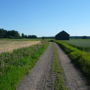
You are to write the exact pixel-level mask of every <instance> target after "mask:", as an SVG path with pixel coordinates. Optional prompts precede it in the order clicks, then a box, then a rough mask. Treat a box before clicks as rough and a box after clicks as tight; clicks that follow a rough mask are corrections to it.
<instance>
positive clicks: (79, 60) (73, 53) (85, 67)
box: [56, 41, 90, 81]
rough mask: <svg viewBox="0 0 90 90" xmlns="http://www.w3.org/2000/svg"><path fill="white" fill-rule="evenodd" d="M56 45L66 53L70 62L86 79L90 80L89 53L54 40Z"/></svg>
mask: <svg viewBox="0 0 90 90" xmlns="http://www.w3.org/2000/svg"><path fill="white" fill-rule="evenodd" d="M56 43H57V44H58V45H60V47H61V48H62V49H63V50H64V51H65V52H66V53H67V54H68V56H69V57H70V58H71V60H72V62H73V63H74V64H75V66H77V67H78V68H79V69H80V70H81V71H82V72H83V74H84V75H85V76H86V78H87V80H88V81H90V53H89V52H85V51H81V50H79V49H77V48H75V47H73V46H71V45H69V44H67V43H65V42H62V41H56Z"/></svg>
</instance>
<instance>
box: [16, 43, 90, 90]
mask: <svg viewBox="0 0 90 90" xmlns="http://www.w3.org/2000/svg"><path fill="white" fill-rule="evenodd" d="M53 45H54V46H56V48H57V49H58V55H59V61H60V63H61V65H62V68H63V69H64V74H65V80H66V86H67V87H68V88H69V90H89V89H88V88H87V85H86V83H85V82H86V81H85V80H84V78H83V76H82V75H81V74H80V72H79V71H78V70H76V69H75V67H74V66H73V64H72V63H71V62H70V59H69V58H68V57H67V55H66V54H65V53H64V52H63V51H62V50H61V49H60V48H59V47H58V45H57V44H55V43H54V44H53ZM52 61H53V47H52V44H50V45H49V47H48V48H47V50H46V51H45V53H44V54H43V55H42V56H41V57H40V60H39V61H38V62H37V64H36V65H35V67H34V68H33V69H32V70H31V72H29V73H28V75H26V76H25V78H24V79H23V80H22V81H21V82H20V84H19V85H18V87H17V89H16V90H54V89H53V88H52V75H51V65H52Z"/></svg>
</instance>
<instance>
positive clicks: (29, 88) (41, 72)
mask: <svg viewBox="0 0 90 90" xmlns="http://www.w3.org/2000/svg"><path fill="white" fill-rule="evenodd" d="M52 60H53V49H52V45H51V44H50V46H49V47H48V48H47V50H46V51H45V53H44V54H43V55H42V56H41V57H40V60H39V61H38V62H37V64H36V65H35V67H34V68H33V69H32V70H31V72H30V73H29V74H28V75H26V76H25V78H24V79H23V80H22V81H21V83H20V85H19V86H18V87H17V89H16V90H52V88H51V83H52V82H51V77H50V76H51V75H50V74H51V64H52Z"/></svg>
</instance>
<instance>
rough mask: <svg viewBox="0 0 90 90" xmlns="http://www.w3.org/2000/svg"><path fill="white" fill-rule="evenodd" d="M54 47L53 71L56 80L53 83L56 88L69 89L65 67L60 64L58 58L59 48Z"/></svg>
mask: <svg viewBox="0 0 90 90" xmlns="http://www.w3.org/2000/svg"><path fill="white" fill-rule="evenodd" d="M53 48H54V60H53V65H52V71H53V73H54V74H55V81H54V85H53V86H54V90H68V89H67V88H66V87H65V82H64V74H63V69H62V67H61V66H60V62H59V60H58V53H57V48H56V47H53Z"/></svg>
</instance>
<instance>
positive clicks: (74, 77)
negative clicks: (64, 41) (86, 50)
mask: <svg viewBox="0 0 90 90" xmlns="http://www.w3.org/2000/svg"><path fill="white" fill-rule="evenodd" d="M55 45H56V44H55ZM56 47H57V49H58V53H59V61H60V63H61V65H62V68H63V69H64V74H65V79H66V85H67V87H68V88H69V90H90V88H89V87H88V86H87V84H86V80H85V78H84V77H83V76H82V75H81V73H80V72H79V71H78V70H77V69H76V68H75V67H74V65H73V64H72V63H71V60H70V59H69V58H68V56H67V55H66V54H65V53H64V52H63V51H62V49H61V48H59V47H58V45H56Z"/></svg>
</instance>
